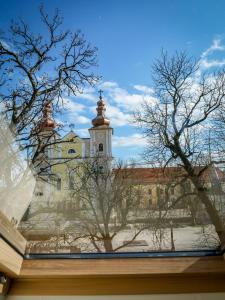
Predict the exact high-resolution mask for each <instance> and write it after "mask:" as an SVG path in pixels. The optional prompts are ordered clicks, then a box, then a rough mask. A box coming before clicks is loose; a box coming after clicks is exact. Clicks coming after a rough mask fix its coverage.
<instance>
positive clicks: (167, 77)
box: [135, 52, 225, 248]
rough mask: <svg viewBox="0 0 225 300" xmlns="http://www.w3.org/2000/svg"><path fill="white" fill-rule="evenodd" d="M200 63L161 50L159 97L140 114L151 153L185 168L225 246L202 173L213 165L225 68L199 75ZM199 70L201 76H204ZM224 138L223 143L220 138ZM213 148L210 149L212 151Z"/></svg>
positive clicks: (155, 76) (157, 69)
mask: <svg viewBox="0 0 225 300" xmlns="http://www.w3.org/2000/svg"><path fill="white" fill-rule="evenodd" d="M199 71H200V69H199V65H198V62H196V61H194V60H193V59H192V58H189V57H188V56H187V55H186V54H185V53H183V52H181V53H176V54H175V55H174V56H172V57H169V56H168V54H167V53H165V52H162V56H161V58H160V59H158V60H156V62H155V64H154V65H153V80H154V84H155V93H156V96H157V101H155V103H154V104H152V103H148V102H145V103H143V105H142V108H141V109H140V110H139V112H137V113H136V114H135V120H136V122H138V123H139V124H140V126H141V127H142V129H143V132H144V134H145V135H146V136H147V137H148V141H149V144H148V150H147V152H146V157H147V158H148V159H150V160H151V161H155V160H156V159H157V161H164V164H165V166H167V165H175V164H176V165H179V166H181V167H182V168H183V170H184V172H185V174H184V176H187V177H188V178H189V179H190V180H191V182H192V184H193V186H194V187H195V190H196V192H197V196H198V198H199V199H200V201H201V202H202V203H203V204H204V206H205V208H206V211H207V213H208V215H209V216H210V218H211V221H212V223H213V225H214V226H215V230H216V232H217V234H218V236H219V239H220V242H221V247H222V248H223V247H224V246H225V227H224V224H223V221H222V219H221V217H220V215H219V213H218V211H217V209H216V207H215V205H214V204H213V203H212V201H211V199H210V197H209V195H208V193H207V185H206V184H205V182H204V180H203V179H202V174H203V173H204V172H205V170H207V169H208V168H209V167H210V166H211V162H212V160H211V155H209V154H212V153H213V149H210V147H209V143H208V141H209V139H208V137H209V132H210V124H212V123H213V117H214V113H215V112H216V111H217V110H218V109H219V108H220V106H221V105H222V104H223V103H224V100H225V98H224V97H225V72H224V71H218V72H216V73H214V74H208V75H206V74H204V75H201V74H200V72H199ZM199 74H200V75H199ZM218 142H219V141H218ZM209 149H210V153H209Z"/></svg>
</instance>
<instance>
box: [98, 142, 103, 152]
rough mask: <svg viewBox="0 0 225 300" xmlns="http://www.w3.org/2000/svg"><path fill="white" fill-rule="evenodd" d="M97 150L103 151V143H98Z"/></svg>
mask: <svg viewBox="0 0 225 300" xmlns="http://www.w3.org/2000/svg"><path fill="white" fill-rule="evenodd" d="M98 151H99V152H102V151H103V144H102V143H100V144H99V145H98Z"/></svg>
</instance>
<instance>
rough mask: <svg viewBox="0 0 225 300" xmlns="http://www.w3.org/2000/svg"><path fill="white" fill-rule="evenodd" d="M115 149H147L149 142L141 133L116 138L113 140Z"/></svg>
mask: <svg viewBox="0 0 225 300" xmlns="http://www.w3.org/2000/svg"><path fill="white" fill-rule="evenodd" d="M112 144H113V147H132V148H133V147H135V148H136V147H142V148H143V147H145V146H146V145H147V140H146V139H145V138H144V137H143V136H142V135H141V134H139V133H135V134H132V135H129V136H114V137H113V140H112Z"/></svg>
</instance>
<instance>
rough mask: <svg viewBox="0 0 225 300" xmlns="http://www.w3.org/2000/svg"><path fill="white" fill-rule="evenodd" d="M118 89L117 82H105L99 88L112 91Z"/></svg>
mask: <svg viewBox="0 0 225 300" xmlns="http://www.w3.org/2000/svg"><path fill="white" fill-rule="evenodd" d="M116 87H118V83H116V82H115V81H105V82H103V83H101V84H100V85H99V88H101V89H103V90H111V89H113V88H116Z"/></svg>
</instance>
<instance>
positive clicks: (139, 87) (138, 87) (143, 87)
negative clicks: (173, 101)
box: [134, 84, 154, 94]
mask: <svg viewBox="0 0 225 300" xmlns="http://www.w3.org/2000/svg"><path fill="white" fill-rule="evenodd" d="M134 89H135V90H137V91H140V92H143V93H145V94H153V93H154V90H153V88H150V87H148V86H146V85H138V84H137V85H134Z"/></svg>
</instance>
